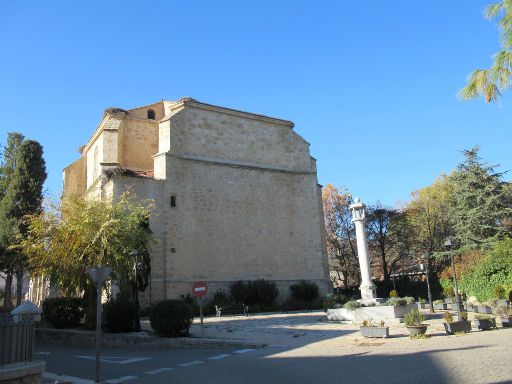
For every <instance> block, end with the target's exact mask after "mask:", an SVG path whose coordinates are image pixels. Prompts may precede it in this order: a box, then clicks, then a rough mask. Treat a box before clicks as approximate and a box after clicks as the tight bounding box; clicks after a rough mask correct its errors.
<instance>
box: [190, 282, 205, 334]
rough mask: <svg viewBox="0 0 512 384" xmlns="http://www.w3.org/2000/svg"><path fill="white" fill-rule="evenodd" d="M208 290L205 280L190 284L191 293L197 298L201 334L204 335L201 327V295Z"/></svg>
mask: <svg viewBox="0 0 512 384" xmlns="http://www.w3.org/2000/svg"><path fill="white" fill-rule="evenodd" d="M207 292H208V284H206V282H205V281H196V282H195V283H194V284H192V293H193V294H194V296H195V297H196V298H198V299H199V318H200V319H201V336H203V335H204V327H203V297H204V296H205V295H206V293H207Z"/></svg>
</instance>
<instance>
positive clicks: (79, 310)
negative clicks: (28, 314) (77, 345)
mask: <svg viewBox="0 0 512 384" xmlns="http://www.w3.org/2000/svg"><path fill="white" fill-rule="evenodd" d="M42 307H43V316H42V318H43V320H45V321H47V322H48V323H50V324H51V325H52V327H54V328H73V327H78V326H79V325H80V320H82V317H83V316H84V314H85V308H84V301H83V300H82V299H81V298H77V297H52V298H48V299H45V300H44V301H43V305H42Z"/></svg>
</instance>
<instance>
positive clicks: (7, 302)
mask: <svg viewBox="0 0 512 384" xmlns="http://www.w3.org/2000/svg"><path fill="white" fill-rule="evenodd" d="M11 299H12V273H7V275H6V276H5V289H4V308H6V309H10V308H11V307H12V301H11Z"/></svg>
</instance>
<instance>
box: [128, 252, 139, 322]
mask: <svg viewBox="0 0 512 384" xmlns="http://www.w3.org/2000/svg"><path fill="white" fill-rule="evenodd" d="M130 256H131V257H132V258H133V277H134V280H133V288H132V289H133V291H132V292H133V299H134V301H135V311H136V315H135V330H136V331H140V307H139V279H138V275H137V272H138V270H139V269H140V262H139V251H137V250H135V249H134V250H133V251H131V252H130Z"/></svg>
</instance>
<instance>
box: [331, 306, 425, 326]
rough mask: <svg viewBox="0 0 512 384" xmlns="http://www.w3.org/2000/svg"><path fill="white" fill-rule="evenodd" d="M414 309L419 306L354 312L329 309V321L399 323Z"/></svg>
mask: <svg viewBox="0 0 512 384" xmlns="http://www.w3.org/2000/svg"><path fill="white" fill-rule="evenodd" d="M413 309H418V305H417V304H409V305H397V306H393V305H376V306H374V307H361V308H357V309H355V310H353V311H350V310H348V309H345V308H336V309H328V310H327V320H332V321H351V322H352V323H359V322H362V321H364V320H369V319H372V320H374V321H380V320H384V321H386V322H396V323H398V322H400V319H403V318H404V316H405V315H406V314H407V313H409V312H411V311H412V310H413Z"/></svg>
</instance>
